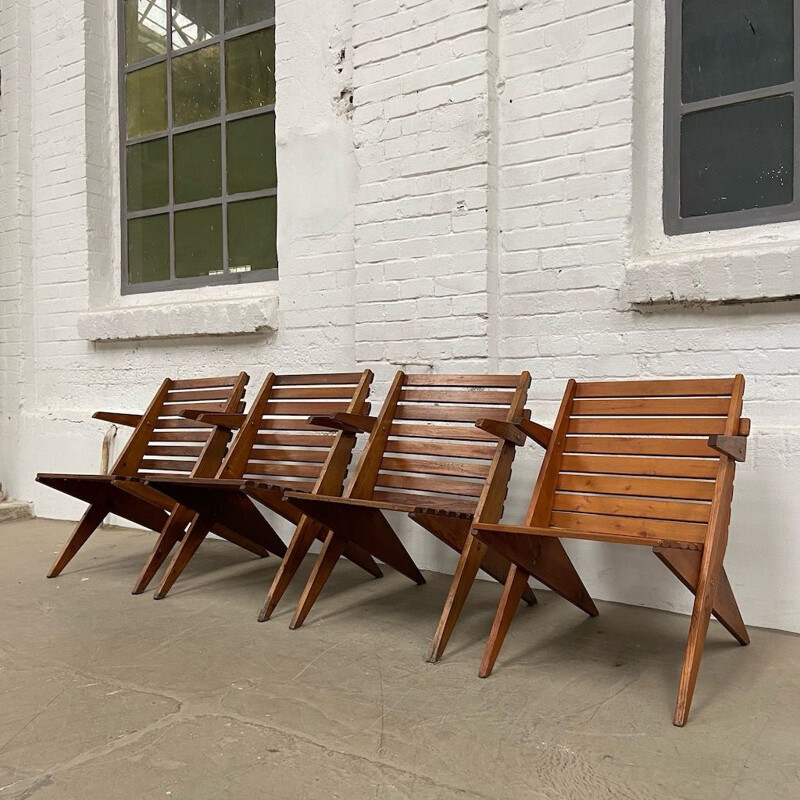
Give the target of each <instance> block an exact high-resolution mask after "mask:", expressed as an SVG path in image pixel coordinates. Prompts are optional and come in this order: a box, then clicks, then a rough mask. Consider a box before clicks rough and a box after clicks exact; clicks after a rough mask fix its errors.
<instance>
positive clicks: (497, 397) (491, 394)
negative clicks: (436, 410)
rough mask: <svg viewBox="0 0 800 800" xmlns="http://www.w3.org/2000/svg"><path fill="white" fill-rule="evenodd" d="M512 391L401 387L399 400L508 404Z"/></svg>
mask: <svg viewBox="0 0 800 800" xmlns="http://www.w3.org/2000/svg"><path fill="white" fill-rule="evenodd" d="M513 399H514V392H502V391H492V390H488V389H487V390H484V391H481V390H480V389H459V388H454V389H403V391H402V392H401V393H400V402H405V403H479V404H482V403H497V404H498V405H504V406H509V405H511V401H512V400H513Z"/></svg>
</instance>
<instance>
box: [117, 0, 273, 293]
mask: <svg viewBox="0 0 800 800" xmlns="http://www.w3.org/2000/svg"><path fill="white" fill-rule="evenodd" d="M136 1H137V0H117V51H118V52H117V58H118V65H119V68H118V70H117V72H118V92H119V94H118V97H119V102H118V105H119V156H120V186H121V192H120V210H121V223H120V230H121V236H120V240H121V248H122V253H121V255H122V260H121V265H122V268H121V273H122V274H121V276H120V279H121V292H122V294H123V295H127V294H141V293H146V292H166V291H172V290H175V289H194V288H197V287H201V286H231V285H237V284H243V283H255V282H260V281H270V280H273V281H274V280H277V278H278V267H275V268H273V269H263V270H253V271H251V272H229V271H228V220H227V216H228V204H229V203H235V202H239V201H242V200H255V199H260V198H264V197H277V195H278V190H277V188H275V189H263V190H260V191H256V192H240V193H238V194H228V176H227V159H228V150H227V125H226V123H227V122H234V121H235V120H238V119H244V118H246V117H255V116H260V115H266V114H271V113H272V114H274V113H275V105H274V104H270V105H265V106H261V107H260V108H252V109H248V110H246V111H239V112H234V113H231V114H228V113H226V108H227V98H226V96H225V92H226V89H225V44H226V42H228V41H229V40H230V39H238V38H239V37H241V36H244V35H246V34H248V33H254V32H255V31H260V30H264V29H266V28H274V27H275V18H274V17H273V18H272V19H267V20H263V21H262V22H258V23H255V24H253V25H247V26H244V27H241V28H236V29H233V30H231V31H227V30H226V29H225V0H219V9H220V11H219V14H220V28H219V29H220V31H221V33H220V34H218V35H216V36H212V37H210V38H208V39H206V40H204V41H202V42H198V43H196V44H192V45H188V46H187V47H181V48H180V49H175V50H173V47H172V9H173V6H172V2H173V0H166V6H167V12H166V13H167V43H166V44H167V51H166V53H164V54H163V55H159V56H153V57H152V58H148V59H145V60H144V61H139V62H137V63H135V64H131V65H130V66H127V65H126V63H125V3H126V2H136ZM215 44H217V45H219V58H220V112H221V113H220V115H219V116H217V117H214V118H213V119H207V120H203V121H202V122H194V123H191V124H189V125H181V126H178V127H174V126H173V125H172V69H171V61H172V59H173V57H174V58H178V57H180V56H183V55H186V54H187V53H191V52H194V51H196V50H201V49H202V48H204V47H211V46H213V45H215ZM160 63H166V71H167V127H166V128H165V129H164V130H163V131H159V132H158V133H154V134H149V135H147V136H140V137H137V138H135V139H128V138H127V114H126V106H127V102H126V94H125V77H126V75H128V74H129V73H131V72H137V71H138V70H141V69H144V68H146V67H149V66H152V65H153V64H160ZM276 91H277V86H276ZM214 125H219V126H220V137H221V154H220V159H221V161H220V168H221V170H222V194H221V195H220V197H215V198H211V199H208V200H196V201H194V202H190V203H176V202H175V192H174V185H173V184H174V174H173V138H174V136H176V135H178V134H181V133H186V132H188V131H194V130H199V129H201V128H210V127H213V126H214ZM163 138H166V139H167V153H168V156H167V158H168V161H167V167H168V170H169V203H168V204H167V205H166V206H161V207H159V208H148V209H146V210H144V211H131V212H129V211H128V209H127V203H128V198H127V193H128V192H127V157H126V156H127V148H128V147H131V146H133V145H135V144H141V143H142V142H149V141H153V140H155V139H163ZM209 206H221V208H222V217H223V224H222V267H223V273H222V274H220V275H200V276H196V277H191V278H177V277H176V276H175V213H176V211H187V210H190V209H194V208H207V207H209ZM167 213H168V214H169V242H170V244H169V274H170V277H169V279H168V280H163V281H150V282H147V283H131V282H130V281H129V280H128V220H131V219H136V218H141V217H151V216H158V215H162V214H167Z"/></svg>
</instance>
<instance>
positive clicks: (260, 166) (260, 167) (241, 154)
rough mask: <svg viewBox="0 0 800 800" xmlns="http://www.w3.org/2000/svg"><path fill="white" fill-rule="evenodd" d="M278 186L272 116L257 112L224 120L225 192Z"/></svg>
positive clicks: (248, 190)
mask: <svg viewBox="0 0 800 800" xmlns="http://www.w3.org/2000/svg"><path fill="white" fill-rule="evenodd" d="M277 185H278V176H277V171H276V168H275V115H274V114H260V115H259V116H257V117H245V118H244V119H239V120H236V121H235V122H229V123H228V193H229V194H236V193H238V192H256V191H258V190H260V189H273V188H275V187H276V186H277Z"/></svg>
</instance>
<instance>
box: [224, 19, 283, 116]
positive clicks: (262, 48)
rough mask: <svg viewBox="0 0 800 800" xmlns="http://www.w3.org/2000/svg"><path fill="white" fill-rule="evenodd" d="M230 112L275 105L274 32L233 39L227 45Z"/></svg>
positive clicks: (227, 87) (226, 62)
mask: <svg viewBox="0 0 800 800" xmlns="http://www.w3.org/2000/svg"><path fill="white" fill-rule="evenodd" d="M225 70H226V81H225V86H226V91H227V96H228V111H245V110H246V109H248V108H260V107H261V106H266V105H269V104H271V103H274V102H275V29H274V28H266V29H264V30H260V31H256V32H255V33H250V34H248V35H247V36H240V37H239V38H237V39H231V40H230V41H228V43H227V44H226V45H225Z"/></svg>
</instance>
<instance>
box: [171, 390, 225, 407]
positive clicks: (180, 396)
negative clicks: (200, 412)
mask: <svg viewBox="0 0 800 800" xmlns="http://www.w3.org/2000/svg"><path fill="white" fill-rule="evenodd" d="M230 396H231V392H230V389H209V390H206V391H203V390H199V391H198V390H191V391H188V392H169V393H168V394H167V399H166V400H165V401H164V402H165V403H167V404H169V403H189V402H192V401H194V400H201V401H207V400H228V399H229V398H230Z"/></svg>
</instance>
